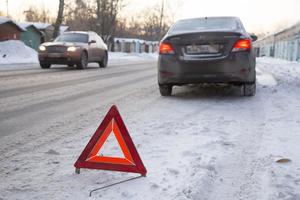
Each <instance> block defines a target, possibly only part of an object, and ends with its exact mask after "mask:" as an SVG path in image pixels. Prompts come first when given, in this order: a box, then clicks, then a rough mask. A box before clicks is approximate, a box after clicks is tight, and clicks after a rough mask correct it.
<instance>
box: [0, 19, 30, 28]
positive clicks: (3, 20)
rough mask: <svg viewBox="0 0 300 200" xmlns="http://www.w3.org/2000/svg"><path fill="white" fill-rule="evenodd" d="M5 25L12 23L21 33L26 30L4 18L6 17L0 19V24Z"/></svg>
mask: <svg viewBox="0 0 300 200" xmlns="http://www.w3.org/2000/svg"><path fill="white" fill-rule="evenodd" d="M5 23H13V24H14V25H16V26H17V27H18V28H19V29H20V30H21V31H26V29H24V28H22V27H21V26H19V25H18V24H17V23H16V22H14V21H13V20H11V19H9V18H6V17H0V24H5Z"/></svg>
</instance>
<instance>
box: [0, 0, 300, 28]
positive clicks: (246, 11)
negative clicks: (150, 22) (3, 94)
mask: <svg viewBox="0 0 300 200" xmlns="http://www.w3.org/2000/svg"><path fill="white" fill-rule="evenodd" d="M161 1H162V0H127V2H128V4H127V7H126V8H125V10H124V11H123V12H124V13H126V16H128V15H130V14H131V15H134V14H136V13H138V12H139V11H141V10H143V9H144V8H146V7H148V6H151V5H155V4H157V3H159V2H161ZM165 1H166V3H167V6H168V8H170V9H172V13H173V15H174V18H175V19H181V18H190V17H204V16H238V17H240V18H241V19H242V21H243V22H244V24H245V26H246V29H247V30H248V31H249V32H268V31H269V32H272V31H273V30H274V29H275V28H277V27H278V26H280V27H283V26H290V25H292V24H293V23H296V22H297V21H299V20H300V14H299V11H300V0H165ZM30 5H35V6H37V7H40V8H42V7H46V9H49V10H50V11H51V12H53V13H55V12H56V10H57V5H58V0H51V1H50V0H22V1H20V0H9V11H10V14H11V15H13V17H14V18H15V19H16V20H22V19H23V16H22V13H23V11H24V10H26V9H28V7H29V6H30ZM0 10H1V11H2V12H6V0H0Z"/></svg>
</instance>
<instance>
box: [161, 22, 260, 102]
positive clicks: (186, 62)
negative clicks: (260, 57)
mask: <svg viewBox="0 0 300 200" xmlns="http://www.w3.org/2000/svg"><path fill="white" fill-rule="evenodd" d="M256 39H257V37H256V36H255V35H249V34H248V33H247V32H246V30H245V28H244V26H243V24H242V22H241V20H240V19H239V18H236V17H208V18H196V19H185V20H180V21H178V22H177V23H175V24H174V25H173V26H172V27H171V29H170V30H169V32H168V33H167V34H166V36H165V37H164V38H163V40H162V41H161V43H160V48H159V61H158V84H159V89H160V93H161V95H162V96H169V95H171V94H172V87H173V86H174V85H184V84H195V83H226V84H234V85H238V86H242V87H243V95H245V96H254V95H255V90H256V78H255V76H256V75H255V65H256V60H255V54H254V51H253V48H252V41H255V40H256Z"/></svg>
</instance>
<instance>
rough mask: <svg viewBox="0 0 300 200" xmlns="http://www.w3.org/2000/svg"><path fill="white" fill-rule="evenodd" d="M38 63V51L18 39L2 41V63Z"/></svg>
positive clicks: (0, 46)
mask: <svg viewBox="0 0 300 200" xmlns="http://www.w3.org/2000/svg"><path fill="white" fill-rule="evenodd" d="M17 63H38V56H37V52H36V51H35V50H33V49H31V48H30V47H27V46H26V45H25V44H24V43H23V42H21V41H18V40H9V41H5V42H0V64H17Z"/></svg>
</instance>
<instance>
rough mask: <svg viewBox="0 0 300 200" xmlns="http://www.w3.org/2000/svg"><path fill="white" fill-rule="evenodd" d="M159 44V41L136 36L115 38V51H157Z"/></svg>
mask: <svg viewBox="0 0 300 200" xmlns="http://www.w3.org/2000/svg"><path fill="white" fill-rule="evenodd" d="M158 44H159V43H158V42H153V41H145V40H140V39H136V38H115V40H114V51H115V52H125V53H154V52H157V49H158Z"/></svg>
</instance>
